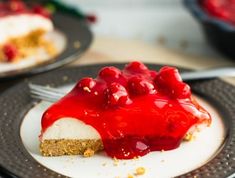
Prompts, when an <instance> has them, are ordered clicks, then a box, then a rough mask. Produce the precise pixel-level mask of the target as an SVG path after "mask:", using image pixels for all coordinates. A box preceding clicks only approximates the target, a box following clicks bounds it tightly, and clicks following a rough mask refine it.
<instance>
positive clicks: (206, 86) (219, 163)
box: [0, 64, 235, 177]
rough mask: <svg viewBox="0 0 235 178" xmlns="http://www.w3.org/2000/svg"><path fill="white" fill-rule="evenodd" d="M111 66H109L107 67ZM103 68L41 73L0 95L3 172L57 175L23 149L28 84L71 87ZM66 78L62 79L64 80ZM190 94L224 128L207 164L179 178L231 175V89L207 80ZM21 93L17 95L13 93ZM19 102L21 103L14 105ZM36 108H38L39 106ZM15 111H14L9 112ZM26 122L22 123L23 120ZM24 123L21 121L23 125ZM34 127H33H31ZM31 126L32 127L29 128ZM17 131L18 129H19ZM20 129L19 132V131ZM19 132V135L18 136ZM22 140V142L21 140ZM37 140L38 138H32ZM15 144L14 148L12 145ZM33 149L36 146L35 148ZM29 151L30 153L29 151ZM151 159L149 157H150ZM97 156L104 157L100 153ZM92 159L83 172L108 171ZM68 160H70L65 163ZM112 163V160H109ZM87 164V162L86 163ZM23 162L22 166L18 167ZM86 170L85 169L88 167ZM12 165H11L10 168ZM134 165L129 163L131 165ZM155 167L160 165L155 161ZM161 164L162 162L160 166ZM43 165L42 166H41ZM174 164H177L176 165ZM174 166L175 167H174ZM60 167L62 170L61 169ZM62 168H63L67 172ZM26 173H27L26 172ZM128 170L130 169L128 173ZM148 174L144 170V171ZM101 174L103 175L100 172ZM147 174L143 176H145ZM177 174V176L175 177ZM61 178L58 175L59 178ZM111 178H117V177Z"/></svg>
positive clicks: (233, 162)
mask: <svg viewBox="0 0 235 178" xmlns="http://www.w3.org/2000/svg"><path fill="white" fill-rule="evenodd" d="M109 65H112V64H109ZM103 66H105V65H92V66H83V67H80V68H69V69H61V70H58V71H53V72H51V73H47V74H43V75H41V76H38V77H34V78H32V79H29V81H27V82H24V83H21V84H18V85H17V86H15V87H13V88H11V89H9V90H8V91H6V93H4V95H1V96H0V104H1V105H2V106H3V107H2V109H1V111H0V112H1V115H2V117H1V119H0V124H1V125H4V126H5V127H3V129H2V130H1V131H0V137H1V139H0V144H1V145H3V146H2V149H1V150H0V165H1V167H3V166H4V167H3V168H4V170H8V172H10V173H11V174H13V175H15V176H19V177H32V176H33V177H47V176H54V177H55V176H58V173H56V172H53V171H51V170H50V169H51V168H49V169H48V168H46V167H44V166H42V165H41V164H40V163H38V162H37V161H35V159H33V158H32V156H31V155H30V154H29V152H28V151H27V149H29V148H28V147H27V145H25V146H26V147H24V145H23V143H22V141H23V142H24V143H25V141H24V137H23V135H22V133H23V132H25V131H26V130H25V129H24V128H25V127H23V126H22V128H20V127H21V124H22V120H23V118H24V116H25V115H26V114H27V113H28V111H29V110H30V109H31V108H32V107H33V106H35V104H36V103H37V101H33V100H32V99H31V98H30V97H29V95H28V87H27V84H28V82H30V83H35V84H42V85H51V86H54V87H59V86H63V85H68V84H72V83H74V82H75V81H77V79H78V78H82V77H84V76H94V75H95V74H96V73H97V71H98V70H99V69H100V68H101V67H103ZM115 66H117V67H123V65H115ZM148 66H149V67H150V68H151V69H158V68H159V66H157V65H148ZM65 76H66V78H67V79H66V80H65ZM191 87H192V89H193V92H194V94H197V95H199V96H201V97H203V99H204V100H205V101H207V102H209V103H210V104H211V105H212V106H213V107H214V108H215V109H216V111H218V112H219V114H220V116H221V118H222V120H221V121H222V123H223V125H224V128H225V129H224V132H225V135H224V141H221V144H222V145H221V146H220V147H219V149H218V150H217V151H216V152H215V153H214V154H213V156H212V157H211V158H210V160H208V162H207V163H205V164H204V165H202V166H201V167H199V168H197V169H195V170H193V171H191V172H188V173H185V172H184V173H185V174H183V175H182V176H181V177H193V176H197V177H227V176H230V175H232V173H233V172H234V171H235V167H234V166H235V159H234V150H235V149H234V148H235V142H234V137H235V132H234V131H235V130H234V128H235V122H234V120H235V118H234V117H235V116H234V114H233V111H234V109H235V108H234V104H235V100H234V97H233V94H234V90H235V89H234V87H233V86H231V85H229V84H227V83H224V82H222V81H221V80H217V79H216V80H207V81H200V82H195V83H191ZM19 90H20V91H21V94H20V95H19V94H18V93H17V92H16V91H19ZM18 101H21V102H18ZM13 103H20V104H19V105H17V106H16V105H14V104H13ZM39 106H40V105H39ZM12 111H15V112H12ZM25 121H26V120H25ZM23 124H24V122H23ZM35 125H37V124H35ZM32 127H33V126H32ZM20 129H21V130H20ZM22 129H23V130H22ZM20 131H21V136H22V138H21V137H20ZM22 139H23V140H22ZM35 140H38V138H35ZM16 145H17V146H16ZM36 146H37V145H36ZM29 151H30V150H29ZM150 156H151V155H150ZM99 157H104V155H102V154H100V155H99ZM54 159H55V158H49V160H47V161H48V162H53V160H54ZM77 159H78V160H81V161H80V162H79V163H81V164H82V162H83V161H84V159H80V158H79V157H76V158H75V160H77ZM92 159H93V158H88V161H85V163H84V165H86V166H87V169H85V170H84V171H88V170H89V171H90V172H92V171H91V168H92V167H95V165H96V164H99V165H100V166H98V167H101V168H102V170H104V171H108V169H109V168H110V167H109V166H107V167H103V166H101V164H102V163H100V162H99V160H98V161H97V162H92ZM67 160H68V161H67V162H68V164H67V168H70V167H73V165H74V163H72V162H73V161H72V162H71V160H70V159H69V158H68V159H67ZM69 160H70V161H69ZM111 161H112V160H111ZM86 162H87V163H86ZM22 163H23V164H22ZM60 163H62V162H57V164H56V165H60ZM88 163H89V164H90V167H89V164H88ZM13 164H14V166H13ZM134 164H135V162H132V165H134ZM141 164H142V162H141V159H140V162H137V163H136V166H137V167H138V166H141ZM158 164H161V162H160V161H159V163H158ZM163 164H164V163H163ZM44 165H45V164H44ZM176 165H177V164H176ZM111 166H112V170H116V171H117V172H120V167H123V169H125V166H120V167H119V166H117V167H115V166H113V165H111ZM176 167H178V165H177V166H176ZM61 168H62V167H61ZM67 168H64V169H67ZM29 170H30V171H29ZM129 171H132V170H129ZM147 171H148V170H147ZM77 174H78V176H79V175H84V174H83V171H82V172H79V171H77ZM101 175H103V177H104V174H102V173H101ZM146 175H147V174H146ZM178 175H180V174H178ZM61 176H62V175H61ZM115 176H119V175H118V174H117V175H115Z"/></svg>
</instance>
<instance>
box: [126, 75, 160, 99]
mask: <svg viewBox="0 0 235 178" xmlns="http://www.w3.org/2000/svg"><path fill="white" fill-rule="evenodd" d="M128 87H129V90H130V92H131V93H133V94H136V95H144V94H153V93H155V92H156V90H155V88H154V85H153V84H152V83H150V82H149V81H147V80H145V79H142V78H140V77H137V76H134V77H132V78H130V80H129V81H128Z"/></svg>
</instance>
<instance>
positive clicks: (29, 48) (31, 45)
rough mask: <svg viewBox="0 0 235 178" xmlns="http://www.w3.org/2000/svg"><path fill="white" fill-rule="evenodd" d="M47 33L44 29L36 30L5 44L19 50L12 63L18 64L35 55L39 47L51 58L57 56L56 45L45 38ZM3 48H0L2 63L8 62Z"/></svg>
mask: <svg viewBox="0 0 235 178" xmlns="http://www.w3.org/2000/svg"><path fill="white" fill-rule="evenodd" d="M45 33H46V32H45V31H44V30H42V29H38V30H34V31H32V32H30V33H29V34H27V35H24V36H19V37H16V38H11V39H9V40H8V41H7V42H5V43H4V44H12V45H13V46H15V47H16V49H17V56H16V58H15V59H14V60H13V61H12V62H17V61H19V60H21V59H22V58H25V57H28V56H31V55H33V54H35V52H36V50H38V48H39V47H42V48H43V49H44V50H45V51H46V52H47V54H48V55H49V56H51V57H53V56H56V54H57V49H56V48H55V46H54V44H53V43H51V42H50V41H48V40H47V39H45V38H44V35H45ZM3 47H4V45H3V46H0V62H5V61H6V56H5V55H4V54H3Z"/></svg>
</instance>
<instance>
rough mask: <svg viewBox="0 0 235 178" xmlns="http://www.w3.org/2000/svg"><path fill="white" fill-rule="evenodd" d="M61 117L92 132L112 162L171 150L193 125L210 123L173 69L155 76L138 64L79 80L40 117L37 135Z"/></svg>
mask: <svg viewBox="0 0 235 178" xmlns="http://www.w3.org/2000/svg"><path fill="white" fill-rule="evenodd" d="M123 81H126V83H125V84H123ZM95 93H96V94H95ZM62 117H72V118H78V119H79V120H82V121H83V122H84V123H86V124H89V125H91V126H92V127H94V128H95V129H96V130H97V131H98V132H99V134H100V136H101V138H102V142H103V145H104V149H105V151H106V153H107V154H108V155H109V156H111V157H116V158H118V159H130V158H134V157H136V156H143V155H145V154H147V153H149V152H150V151H156V150H163V149H164V150H171V149H175V148H177V147H178V146H179V145H180V143H181V141H182V139H183V138H184V136H185V134H186V133H187V131H188V130H189V129H190V128H191V127H192V126H193V125H195V124H197V125H199V124H201V123H206V124H208V123H210V122H211V118H210V115H209V113H207V112H206V111H205V110H204V109H203V108H202V107H201V106H200V105H198V104H197V103H196V102H195V101H194V99H193V98H192V97H191V92H190V87H189V86H188V85H187V84H185V83H183V82H182V79H181V77H180V76H179V73H178V70H177V69H175V68H173V67H163V68H162V69H161V70H160V71H159V72H155V71H151V70H148V69H147V67H146V66H144V64H142V63H140V62H132V63H130V64H129V65H126V67H125V69H124V70H123V71H120V70H119V69H117V68H115V67H105V68H103V69H102V70H101V71H100V72H99V76H98V77H97V78H95V79H92V78H83V79H82V80H80V81H79V82H78V84H77V85H76V87H75V88H74V89H73V90H72V91H71V92H70V93H69V94H68V95H67V96H65V97H63V98H62V99H61V100H60V101H58V103H57V104H55V105H52V106H51V107H50V108H49V109H48V110H47V111H46V112H45V113H44V115H43V119H42V132H45V130H46V129H47V128H48V127H49V126H50V125H51V124H53V122H54V121H56V120H58V119H60V118H62Z"/></svg>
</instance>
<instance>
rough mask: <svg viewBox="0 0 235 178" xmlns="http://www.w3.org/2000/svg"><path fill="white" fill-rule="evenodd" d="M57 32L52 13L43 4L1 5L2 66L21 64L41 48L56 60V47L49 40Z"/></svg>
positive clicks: (17, 0)
mask: <svg viewBox="0 0 235 178" xmlns="http://www.w3.org/2000/svg"><path fill="white" fill-rule="evenodd" d="M51 31H53V23H52V20H51V18H50V12H49V11H48V10H47V9H46V8H44V7H43V6H40V5H35V6H33V7H29V6H27V5H26V4H25V3H24V2H23V1H21V0H9V1H4V2H0V63H9V64H10V63H17V62H20V61H21V60H24V59H25V58H27V57H28V56H31V55H33V54H35V53H36V52H37V51H38V49H39V48H40V50H42V49H43V50H44V51H46V53H47V54H48V55H49V56H51V57H53V56H54V55H55V54H56V48H55V47H54V45H53V44H52V42H50V41H49V40H47V39H46V38H45V34H47V33H49V32H51Z"/></svg>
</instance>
